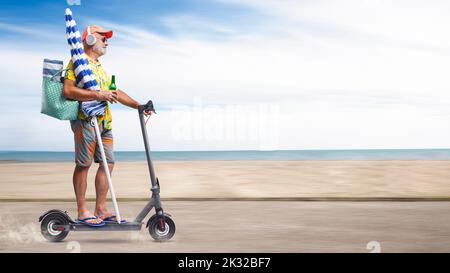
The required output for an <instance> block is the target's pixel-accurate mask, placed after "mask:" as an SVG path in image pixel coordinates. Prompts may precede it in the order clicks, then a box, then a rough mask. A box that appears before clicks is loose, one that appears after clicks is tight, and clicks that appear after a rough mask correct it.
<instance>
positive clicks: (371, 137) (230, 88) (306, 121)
mask: <svg viewBox="0 0 450 273" xmlns="http://www.w3.org/2000/svg"><path fill="white" fill-rule="evenodd" d="M232 2H235V1H232ZM235 3H236V4H242V3H244V4H246V5H251V6H253V7H256V8H258V9H261V11H263V12H265V13H267V14H271V15H273V16H274V17H271V19H270V27H269V28H268V29H267V32H258V33H247V34H242V33H239V31H238V32H235V30H233V29H228V28H226V27H223V26H221V25H214V24H208V25H205V26H204V28H205V30H206V31H216V32H220V31H222V32H226V33H227V34H233V33H234V35H229V36H227V38H226V39H224V40H221V41H214V40H206V39H205V37H198V36H192V35H190V33H186V32H189V29H192V28H196V29H197V28H199V29H201V28H202V25H203V24H207V23H206V22H205V21H204V20H203V19H201V18H193V17H190V16H184V17H183V18H174V17H167V18H166V23H167V25H168V26H170V27H171V28H172V29H173V30H174V31H176V32H177V33H178V35H177V36H176V37H170V38H169V37H164V36H161V35H158V34H156V33H154V32H151V31H149V30H145V29H142V28H138V27H135V26H127V25H119V24H114V23H111V22H98V24H100V25H102V26H104V27H110V28H112V29H114V31H115V32H114V37H113V39H111V42H110V48H109V52H108V55H107V56H105V57H104V58H103V60H102V63H103V64H104V66H105V67H106V69H107V71H108V72H109V73H110V74H115V75H117V84H118V86H119V88H122V89H124V90H126V91H127V92H128V93H129V94H130V95H132V96H133V97H135V98H136V99H138V100H139V101H141V102H145V101H146V100H148V99H152V100H153V101H154V102H155V105H156V106H157V107H159V106H161V105H162V106H163V107H167V106H169V110H170V109H171V108H170V107H172V106H174V105H175V104H176V105H193V104H195V101H196V99H201V100H202V102H203V103H204V105H205V107H209V106H211V105H215V107H216V110H211V111H209V112H207V114H206V115H205V119H204V120H202V126H201V130H202V133H201V134H200V137H199V138H198V139H195V138H193V139H190V140H189V139H184V140H183V139H180V138H179V137H178V138H177V137H176V135H174V126H176V125H174V124H179V123H180V116H177V115H178V114H180V112H170V111H163V112H161V113H160V114H158V115H157V116H156V117H155V119H154V120H153V122H154V124H152V126H154V129H155V130H154V131H153V132H154V134H152V137H154V139H153V140H152V143H155V144H154V145H156V149H157V150H166V149H170V150H195V149H200V150H207V149H259V148H261V145H260V143H259V142H258V141H259V139H257V140H256V142H255V139H252V138H251V137H248V138H244V139H238V138H234V139H227V138H223V139H215V140H214V137H211V135H208V133H209V132H214V130H216V129H217V126H218V125H220V122H221V118H222V119H223V118H224V116H223V115H224V113H225V110H226V109H227V107H230V106H232V105H246V104H254V105H263V106H264V107H265V106H268V105H276V106H277V107H279V109H280V112H279V113H278V114H279V115H278V114H277V115H278V116H277V119H276V120H278V121H279V122H278V123H277V126H278V128H279V131H278V133H279V134H277V136H273V139H272V140H273V141H272V143H275V142H277V143H278V144H277V145H279V148H280V149H287V148H292V149H295V148H297V149H299V148H301V149H320V148H341V149H345V148H432V147H448V146H449V144H448V143H449V141H448V139H449V136H450V129H448V128H447V127H448V126H446V124H447V121H448V118H449V117H450V110H449V108H448V107H447V105H448V103H449V102H450V95H449V92H448V90H449V88H450V83H449V81H448V80H447V78H448V77H447V74H448V68H449V67H448V64H449V63H450V39H449V35H446V34H445V33H446V30H445V28H446V27H447V26H448V25H450V18H448V17H447V14H448V11H449V10H448V4H447V3H446V2H444V1H431V2H427V4H424V3H423V2H419V1H408V2H405V1H389V2H387V1H356V0H355V1H308V2H305V1H302V2H298V1H245V2H242V1H239V2H235ZM168 18H169V19H168ZM274 18H278V20H275V19H274ZM180 22H183V23H184V24H181V23H180ZM268 24H269V23H268ZM184 34H185V35H184ZM61 43H63V42H61ZM64 46H66V45H65V44H64V45H61V50H57V51H46V50H45V49H36V48H33V50H32V51H29V52H23V51H22V50H14V49H13V48H12V47H11V46H10V45H8V44H6V42H3V43H1V44H0V57H1V58H2V59H7V60H14V61H12V62H11V65H10V66H9V67H5V66H2V67H0V72H1V74H2V75H8V77H4V78H2V79H1V80H0V83H1V84H2V86H6V87H7V88H6V90H8V91H7V92H8V93H7V96H12V97H13V99H11V100H10V102H13V101H16V100H14V98H15V97H14V94H13V92H15V91H17V92H19V94H20V95H21V96H23V94H26V95H31V96H34V99H35V101H34V103H35V104H36V103H37V104H38V105H39V103H40V102H39V97H38V96H35V95H36V93H40V73H41V72H40V69H41V62H42V58H44V57H51V56H55V57H56V55H58V56H60V57H61V56H62V57H63V58H65V56H67V58H66V59H64V60H65V61H66V60H67V59H68V55H64V52H65V49H66V48H64ZM67 53H68V50H67ZM61 54H62V55H61ZM23 79H27V80H26V81H24V80H23ZM28 103H29V104H31V105H32V102H31V101H29V102H28ZM0 104H2V102H0ZM2 106H5V107H6V109H9V108H8V107H10V106H8V105H5V102H3V105H2ZM33 107H35V106H33ZM37 108H38V107H35V108H33V111H35V112H33V113H34V114H35V113H36V109H37ZM113 112H114V126H115V136H116V139H117V141H116V143H117V146H116V148H117V149H119V150H120V149H131V150H134V149H140V148H139V147H141V142H142V141H141V140H140V137H137V138H136V135H139V134H140V131H139V126H138V123H137V119H136V117H135V113H134V111H125V110H123V108H122V109H114V110H113ZM0 113H1V115H2V118H3V120H2V121H3V122H5V123H6V125H5V124H3V125H0V126H1V129H2V131H3V129H5V130H6V129H8V130H12V132H17V134H18V135H19V134H20V132H22V131H21V130H23V129H20V126H22V125H23V124H20V125H18V124H15V123H13V122H12V121H9V119H8V118H7V116H8V115H9V113H6V112H4V110H3V111H2V112H0ZM177 113H178V114H177ZM184 114H185V115H186V116H191V117H192V116H193V115H194V111H193V110H192V109H191V110H186V111H185V112H184ZM234 114H236V119H237V120H239V119H242V118H244V117H246V115H248V113H245V111H244V112H239V111H237V112H235V113H234ZM132 120H134V121H132ZM131 121H132V122H133V123H136V124H134V125H133V127H131V126H132V123H130V122H131ZM29 122H38V123H39V126H37V127H32V128H33V130H36V133H35V134H36V135H37V136H39V135H40V136H41V137H36V138H35V139H34V140H33V141H28V140H26V142H27V141H28V142H27V143H29V144H30V143H32V144H33V145H32V146H34V147H35V146H40V147H48V149H51V147H52V146H51V145H50V146H49V145H48V144H46V142H45V140H44V139H45V138H44V136H45V132H46V131H49V130H50V129H51V128H52V126H54V125H55V123H54V122H42V120H41V118H39V119H38V120H36V119H31V121H25V124H28V123H29ZM186 122H192V120H191V121H189V120H188V119H187V120H186ZM265 125H267V124H265ZM192 126H194V127H195V124H194V125H192ZM230 126H233V125H228V127H227V126H225V125H224V126H222V128H225V129H230V128H232V127H230ZM132 128H133V129H132ZM260 128H261V127H258V126H256V127H255V130H260ZM58 132H59V133H61V131H58ZM175 132H176V129H175ZM258 132H260V131H258ZM27 133H29V134H33V133H32V132H31V131H27ZM191 133H192V132H191ZM12 134H13V135H14V133H12ZM69 136H70V131H69V134H67V133H65V137H69ZM259 136H260V135H259ZM208 138H210V140H208ZM275 138H278V139H275ZM16 140H17V138H11V137H8V138H6V139H5V137H3V139H2V141H1V143H2V148H4V147H5V145H7V144H8V143H9V144H11V145H18V144H17V142H18V141H16ZM275 140H277V141H275ZM56 142H58V141H56ZM56 142H55V143H56ZM59 145H60V146H58V147H67V145H68V142H66V140H64V141H62V142H60V143H59ZM269 146H270V145H269ZM27 147H31V146H30V145H28V146H27ZM70 147H71V146H70ZM70 147H69V148H67V150H70V149H71V148H70Z"/></svg>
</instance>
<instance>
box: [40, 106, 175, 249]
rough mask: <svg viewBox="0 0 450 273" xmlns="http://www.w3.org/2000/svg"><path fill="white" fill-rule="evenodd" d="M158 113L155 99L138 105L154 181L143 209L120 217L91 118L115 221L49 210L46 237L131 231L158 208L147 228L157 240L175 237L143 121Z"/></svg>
mask: <svg viewBox="0 0 450 273" xmlns="http://www.w3.org/2000/svg"><path fill="white" fill-rule="evenodd" d="M149 111H151V112H153V113H156V112H155V109H154V107H153V103H152V101H151V100H150V101H148V102H147V104H144V105H139V107H138V113H139V120H140V123H141V129H142V136H143V138H144V145H145V152H146V155H147V165H148V170H149V172H150V180H151V186H152V187H151V192H152V196H151V198H150V201H149V202H148V203H147V205H146V206H145V207H144V208H143V209H142V211H141V212H140V213H139V214H138V215H137V216H136V218H135V219H134V221H133V222H126V221H122V220H121V217H120V212H119V208H118V206H117V201H116V197H115V194H114V189H113V185H112V181H111V175H110V173H109V169H108V167H107V166H108V165H107V162H106V157H105V151H104V147H103V143H102V140H101V136H100V132H99V128H98V123H97V119H96V118H95V117H94V118H92V122H93V125H94V128H95V132H96V135H97V141H98V144H99V148H100V152H101V155H102V161H103V166H104V169H105V173H106V177H107V180H108V183H109V190H110V193H111V199H112V202H113V205H114V210H115V213H116V221H115V222H114V221H113V222H106V223H105V225H103V226H101V227H92V226H89V225H86V224H83V223H80V222H78V221H74V220H72V219H71V218H70V216H69V215H68V213H67V211H62V210H57V209H53V210H49V211H47V212H45V213H44V214H42V215H41V216H40V217H39V222H40V223H41V233H42V235H43V236H44V238H45V239H47V240H49V241H52V242H59V241H62V240H64V238H66V236H67V235H68V234H69V231H130V230H136V231H138V230H140V229H141V227H142V225H143V220H144V218H145V217H146V216H147V215H148V214H149V212H150V211H151V210H152V209H153V208H155V214H154V215H152V216H151V217H150V218H149V220H148V221H147V225H146V228H148V230H149V233H150V235H151V237H152V238H153V239H154V240H155V241H159V242H162V241H167V240H169V239H171V238H172V237H173V235H174V234H175V223H174V221H173V220H172V218H171V215H170V214H168V213H166V212H164V211H163V208H162V205H161V199H160V196H159V192H160V185H159V180H158V178H157V177H156V176H155V171H154V169H153V164H152V159H151V155H150V146H149V144H148V137H147V129H146V127H145V122H144V112H149Z"/></svg>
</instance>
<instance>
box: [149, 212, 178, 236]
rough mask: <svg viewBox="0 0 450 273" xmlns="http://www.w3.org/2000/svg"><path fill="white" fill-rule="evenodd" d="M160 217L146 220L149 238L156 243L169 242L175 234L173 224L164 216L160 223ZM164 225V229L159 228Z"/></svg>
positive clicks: (170, 219)
mask: <svg viewBox="0 0 450 273" xmlns="http://www.w3.org/2000/svg"><path fill="white" fill-rule="evenodd" d="M161 218H162V216H157V215H153V216H152V217H150V219H149V220H148V224H147V226H148V231H149V233H150V236H152V238H153V239H154V240H155V241H157V242H164V241H168V240H170V238H172V237H173V235H174V234H175V222H174V221H173V220H172V218H170V217H169V216H167V215H165V216H164V220H163V221H162V219H161ZM161 223H164V228H162V227H161Z"/></svg>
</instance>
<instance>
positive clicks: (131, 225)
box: [70, 222, 142, 231]
mask: <svg viewBox="0 0 450 273" xmlns="http://www.w3.org/2000/svg"><path fill="white" fill-rule="evenodd" d="M141 227H142V223H138V222H126V223H121V224H118V223H117V222H111V223H109V222H108V223H106V225H104V226H101V227H91V226H88V225H85V224H81V223H71V224H70V230H72V231H106V230H108V231H112V230H114V231H127V230H140V229H141Z"/></svg>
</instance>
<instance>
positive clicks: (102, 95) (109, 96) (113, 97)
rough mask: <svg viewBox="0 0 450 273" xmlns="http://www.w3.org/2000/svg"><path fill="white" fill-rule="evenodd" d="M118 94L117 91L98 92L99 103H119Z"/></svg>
mask: <svg viewBox="0 0 450 273" xmlns="http://www.w3.org/2000/svg"><path fill="white" fill-rule="evenodd" d="M118 96H119V95H118V94H117V92H116V91H109V90H101V91H100V92H98V99H97V100H98V101H109V102H111V103H116V102H117V101H118Z"/></svg>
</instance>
